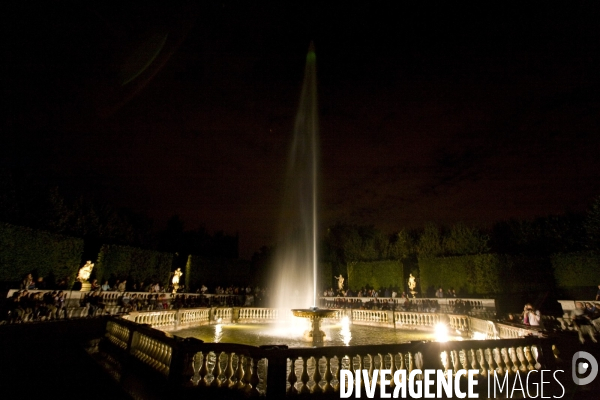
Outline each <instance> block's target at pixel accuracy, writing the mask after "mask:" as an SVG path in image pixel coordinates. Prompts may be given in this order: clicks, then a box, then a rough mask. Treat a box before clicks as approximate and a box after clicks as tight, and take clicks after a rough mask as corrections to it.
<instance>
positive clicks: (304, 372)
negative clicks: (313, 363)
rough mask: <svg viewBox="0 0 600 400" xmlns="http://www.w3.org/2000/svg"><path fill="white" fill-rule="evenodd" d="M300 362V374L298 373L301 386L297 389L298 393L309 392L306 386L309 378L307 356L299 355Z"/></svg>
mask: <svg viewBox="0 0 600 400" xmlns="http://www.w3.org/2000/svg"><path fill="white" fill-rule="evenodd" d="M300 360H301V362H302V374H301V375H300V382H301V383H302V387H301V388H300V390H299V393H300V394H306V393H310V389H309V388H308V381H309V380H310V376H309V375H308V357H300Z"/></svg>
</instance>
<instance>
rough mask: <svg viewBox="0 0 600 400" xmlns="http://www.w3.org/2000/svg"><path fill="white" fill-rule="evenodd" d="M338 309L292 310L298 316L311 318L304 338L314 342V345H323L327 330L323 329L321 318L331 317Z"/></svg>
mask: <svg viewBox="0 0 600 400" xmlns="http://www.w3.org/2000/svg"><path fill="white" fill-rule="evenodd" d="M336 312H337V310H325V309H318V308H314V309H313V308H310V309H306V310H292V313H293V314H294V316H296V317H300V318H308V319H309V320H310V329H309V330H307V331H306V332H304V339H305V340H307V341H309V342H312V344H313V346H318V345H322V344H323V341H324V340H325V332H323V331H322V330H321V320H322V319H323V318H331V317H333V316H334V315H335V313H336Z"/></svg>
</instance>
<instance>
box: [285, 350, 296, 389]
mask: <svg viewBox="0 0 600 400" xmlns="http://www.w3.org/2000/svg"><path fill="white" fill-rule="evenodd" d="M295 364H296V361H295V360H293V359H290V358H288V365H289V369H290V372H289V374H288V377H287V383H289V385H290V387H289V388H288V390H287V393H288V394H297V393H298V389H297V388H296V382H297V381H298V377H297V376H296V365H295Z"/></svg>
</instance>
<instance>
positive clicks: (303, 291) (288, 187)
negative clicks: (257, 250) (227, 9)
mask: <svg viewBox="0 0 600 400" xmlns="http://www.w3.org/2000/svg"><path fill="white" fill-rule="evenodd" d="M317 143H318V112H317V78H316V55H315V50H314V46H313V45H312V43H311V45H310V48H309V50H308V54H307V56H306V66H305V69H304V81H303V84H302V93H301V95H300V103H299V106H298V113H297V115H296V120H295V122H294V132H293V141H292V146H291V148H290V155H289V162H288V166H287V174H286V180H285V189H284V191H283V193H284V199H283V207H282V213H281V217H280V226H279V232H278V237H279V238H280V240H281V241H280V243H278V246H277V252H276V256H275V263H276V265H277V268H276V271H275V274H274V280H273V282H272V286H273V288H274V289H275V291H274V298H275V301H276V307H277V308H278V309H280V310H282V311H284V310H292V314H293V315H294V316H296V317H301V318H307V319H309V320H310V323H311V328H310V329H309V330H308V331H306V332H305V334H304V337H305V339H306V340H309V341H312V342H313V344H315V345H318V344H320V343H322V342H323V339H324V337H325V333H324V332H323V331H322V330H321V329H320V326H321V321H322V319H323V318H328V317H331V316H333V315H334V314H335V312H336V311H335V310H323V309H319V308H317V230H318V221H317V203H318V201H317V197H318V196H317V192H318V190H317V187H318V179H317V170H318V144H317ZM310 304H312V307H309V308H304V307H307V306H309V305H310ZM283 314H284V313H282V315H283ZM282 322H283V323H286V324H289V321H282Z"/></svg>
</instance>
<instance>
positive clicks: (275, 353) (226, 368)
mask: <svg viewBox="0 0 600 400" xmlns="http://www.w3.org/2000/svg"><path fill="white" fill-rule="evenodd" d="M367 318H368V317H367ZM484 325H485V324H482V323H480V322H479V321H474V322H473V323H472V326H473V327H479V328H477V329H480V328H481V329H483V326H484ZM106 330H107V334H106V339H105V345H104V346H108V347H105V348H106V349H107V350H108V351H110V349H111V348H115V349H116V350H117V352H116V353H115V354H117V356H116V357H117V358H118V359H119V360H120V362H121V363H122V365H123V366H127V365H130V364H129V363H128V362H127V358H128V357H129V358H135V359H136V360H138V361H139V362H140V363H141V364H143V365H145V366H146V367H147V368H150V369H152V370H154V371H155V372H156V373H157V376H163V377H165V379H167V380H168V382H171V384H173V385H177V386H178V387H187V390H189V391H191V392H192V393H193V392H194V391H198V394H197V395H198V396H202V395H201V393H202V391H203V390H204V389H207V388H210V390H211V392H210V393H213V394H215V393H219V392H220V391H221V390H222V391H223V392H222V393H223V394H224V395H225V394H226V393H233V392H232V391H235V392H240V393H241V394H244V395H246V396H249V397H255V396H266V397H267V398H273V399H281V398H284V397H296V396H311V397H313V396H314V397H320V396H325V397H326V398H332V397H336V398H337V397H339V393H340V382H341V372H340V371H342V370H351V371H356V370H367V373H368V375H369V376H370V377H373V376H374V375H373V371H375V370H379V371H381V370H384V369H385V370H390V371H391V372H392V374H393V373H394V372H395V371H397V370H405V371H406V372H407V374H408V373H410V372H411V371H413V370H415V369H419V370H424V369H435V370H443V371H444V372H445V373H446V374H455V373H456V371H457V370H461V369H472V370H473V369H474V370H477V371H478V373H477V374H476V378H477V379H478V380H479V383H480V385H478V386H476V388H475V389H476V390H477V392H478V393H479V397H482V396H485V395H486V393H485V386H484V385H482V383H485V381H486V379H489V378H488V377H490V378H492V377H495V378H492V379H498V377H500V378H502V377H505V376H508V377H510V379H513V380H514V379H515V376H516V375H517V373H523V374H525V373H527V372H529V371H538V372H539V371H541V370H548V371H557V370H562V371H563V373H562V375H560V376H561V377H568V378H570V376H571V375H570V371H571V370H570V368H571V366H570V360H571V356H572V354H571V353H569V352H574V351H576V350H577V349H579V347H577V348H574V347H573V346H568V345H566V344H562V343H559V342H558V341H557V340H555V339H552V340H551V339H544V338H538V337H525V338H518V339H498V340H478V341H450V342H444V343H437V342H429V343H423V342H411V343H403V344H393V345H369V346H332V347H307V348H287V346H261V347H255V346H247V345H240V344H228V343H203V342H202V341H199V340H197V339H178V338H176V337H172V336H167V335H165V334H164V333H162V332H159V331H156V330H154V329H152V328H150V327H148V326H145V325H138V324H135V323H133V322H131V321H125V320H123V319H117V318H114V317H113V318H112V319H111V320H110V321H109V322H108V323H107V327H106ZM124 344H126V345H127V348H126V349H125V350H126V351H123V350H124V349H123V345H124ZM559 353H560V354H561V357H560V358H557V357H556V356H555V355H556V354H559ZM536 375H539V374H536ZM549 376H550V374H549ZM508 377H507V379H508ZM517 378H518V377H517ZM417 379H419V380H422V379H423V376H422V375H417ZM519 379H521V378H519ZM488 382H489V380H488ZM520 384H524V385H529V386H528V388H529V389H534V386H532V384H530V382H528V381H527V382H526V381H525V380H524V378H522V382H520ZM393 385H394V383H393V382H392V383H391V386H390V388H393ZM555 386H556V385H555ZM572 386H573V385H571V387H567V386H566V385H564V388H563V387H562V386H561V388H559V389H558V391H554V390H556V387H550V388H549V389H548V388H547V389H546V390H547V391H546V392H545V395H547V396H548V395H552V394H554V395H559V397H560V395H561V390H566V391H568V390H572V389H571V388H572ZM596 386H598V384H597V385H596ZM363 388H364V385H363ZM363 390H364V389H363ZM390 390H391V389H390ZM432 392H435V389H432ZM192 393H190V395H192V396H193V394H192ZM563 394H564V393H563Z"/></svg>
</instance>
